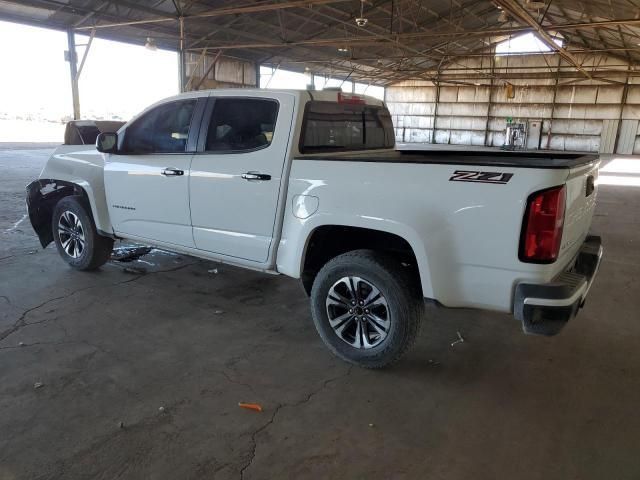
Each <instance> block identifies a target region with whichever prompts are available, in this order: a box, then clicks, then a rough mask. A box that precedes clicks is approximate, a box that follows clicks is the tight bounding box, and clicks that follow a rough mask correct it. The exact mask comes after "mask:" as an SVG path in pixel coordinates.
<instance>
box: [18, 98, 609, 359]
mask: <svg viewBox="0 0 640 480" xmlns="http://www.w3.org/2000/svg"><path fill="white" fill-rule="evenodd" d="M95 135H97V140H96V145H95V146H94V145H62V146H60V147H59V148H58V149H57V150H56V151H55V152H54V153H53V155H52V156H51V158H50V159H49V161H48V163H47V164H46V166H45V168H44V170H43V171H42V173H41V175H40V178H39V179H38V180H36V181H34V182H33V183H31V184H30V185H29V186H28V187H27V203H28V210H29V215H30V219H31V223H32V225H33V228H34V230H35V231H36V233H37V234H38V236H39V238H40V241H41V243H42V246H43V247H46V246H47V245H48V244H49V243H51V242H52V241H53V242H55V244H56V246H57V249H58V251H59V253H60V255H61V257H62V258H63V259H64V260H65V261H66V262H67V263H68V264H69V265H71V266H72V267H73V268H76V269H78V270H91V269H96V268H98V267H100V266H101V265H102V264H104V263H105V262H106V261H107V260H108V259H109V256H110V254H111V251H112V247H113V242H114V239H128V240H132V241H135V242H140V243H144V244H149V245H155V246H158V247H161V248H163V249H167V250H171V251H175V252H181V253H184V254H189V255H193V256H196V257H200V258H204V259H211V260H217V261H221V262H226V263H229V264H233V265H237V266H240V267H245V268H250V269H256V270H260V271H264V272H268V273H277V274H284V275H288V276H290V277H294V278H300V279H301V280H302V284H303V286H304V288H305V290H306V292H307V294H309V295H310V297H311V311H312V317H313V321H314V323H315V327H316V329H317V330H318V333H319V334H320V336H321V337H322V340H323V341H324V342H325V344H326V345H327V347H328V348H329V349H330V350H331V351H332V352H333V353H334V354H336V355H338V356H339V357H341V358H343V359H345V360H346V361H349V362H352V363H355V364H357V365H361V366H364V367H369V368H379V367H383V366H386V365H388V364H390V363H392V362H394V361H396V360H397V359H398V358H400V356H401V355H402V354H403V353H405V352H406V350H407V349H408V348H409V347H410V346H411V344H412V343H413V342H414V340H415V338H416V336H417V334H418V329H419V326H420V323H421V317H422V316H423V314H424V304H425V299H428V300H432V301H435V302H436V303H437V304H439V305H443V306H446V307H471V308H481V309H490V310H496V311H501V312H509V313H512V314H513V316H514V317H515V318H516V319H517V320H518V321H520V322H521V324H522V327H523V329H524V331H525V332H526V333H537V334H545V335H551V334H555V333H557V332H558V331H559V330H560V329H561V328H562V326H563V325H565V323H566V322H567V321H568V320H569V319H571V318H572V317H574V316H575V315H576V313H577V311H578V310H579V308H580V307H581V306H582V304H583V303H584V300H585V297H586V295H587V293H588V291H589V288H590V286H591V284H592V282H593V279H594V278H595V275H596V272H597V269H598V265H599V263H600V258H601V255H602V247H601V242H600V238H599V237H596V236H591V235H589V228H590V225H591V220H592V216H593V211H594V208H595V201H596V194H597V178H598V167H599V159H598V158H597V157H595V156H589V155H583V154H573V153H552V152H519V153H516V152H504V151H495V152H494V151H478V152H470V151H453V150H448V151H442V150H439V151H395V150H394V131H393V125H392V121H391V117H390V115H389V112H388V110H387V109H386V107H385V105H384V103H383V102H381V101H378V100H375V99H373V98H369V97H364V96H358V95H350V94H344V93H342V92H335V91H322V92H315V91H270V90H214V91H199V92H191V93H186V94H181V95H179V96H176V97H172V98H169V99H166V100H163V101H161V102H159V103H157V104H155V105H153V106H151V107H149V108H148V109H146V110H145V111H143V112H142V113H141V114H139V115H138V116H137V117H135V118H134V119H132V120H131V121H130V122H128V123H126V124H125V125H124V126H122V127H121V128H120V129H119V130H118V131H117V132H116V133H110V132H105V131H103V132H102V133H99V132H97V131H95Z"/></svg>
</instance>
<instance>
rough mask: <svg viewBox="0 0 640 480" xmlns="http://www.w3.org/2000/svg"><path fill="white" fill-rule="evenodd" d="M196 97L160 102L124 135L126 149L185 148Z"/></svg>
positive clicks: (168, 150) (158, 150)
mask: <svg viewBox="0 0 640 480" xmlns="http://www.w3.org/2000/svg"><path fill="white" fill-rule="evenodd" d="M195 105H196V100H185V101H180V102H171V103H167V104H164V105H160V106H158V107H156V108H154V109H153V110H151V111H149V112H147V113H145V114H144V115H143V116H142V117H140V118H139V119H137V120H136V121H135V122H134V123H133V124H132V125H131V126H129V127H127V130H126V132H125V135H124V145H123V148H124V151H125V152H129V153H178V152H184V151H185V149H186V146H187V138H188V137H189V127H190V126H191V117H192V116H193V109H194V107H195Z"/></svg>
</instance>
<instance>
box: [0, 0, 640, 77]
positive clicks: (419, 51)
mask: <svg viewBox="0 0 640 480" xmlns="http://www.w3.org/2000/svg"><path fill="white" fill-rule="evenodd" d="M510 2H511V3H510ZM498 3H499V4H500V7H498ZM505 3H506V4H511V5H516V6H519V7H521V8H522V9H524V11H525V12H527V14H528V15H530V18H531V19H533V20H534V21H535V22H536V24H539V25H541V26H542V27H543V29H544V30H545V31H546V32H550V33H552V34H553V33H554V32H559V33H560V34H561V35H562V36H563V38H564V39H565V49H566V51H567V54H568V55H569V57H566V58H565V57H564V56H563V58H565V62H568V64H570V63H571V61H570V56H571V55H575V54H574V53H572V52H576V54H577V53H580V54H584V53H586V54H589V52H593V53H594V54H596V53H606V54H607V55H611V56H614V57H616V58H619V59H621V60H623V61H625V62H628V63H630V64H632V65H634V66H637V65H638V64H639V63H640V49H639V48H638V39H639V38H640V20H637V19H636V17H637V15H638V7H637V6H635V5H633V4H632V3H631V2H629V1H627V0H610V1H604V0H592V1H590V2H580V1H574V0H553V1H551V0H546V1H545V2H532V1H529V0H525V1H521V2H519V3H517V2H516V0H500V1H499V2H496V3H494V2H492V1H489V0H470V1H469V0H450V1H447V2H443V1H439V0H424V1H415V0H393V1H390V0H388V1H380V0H366V1H364V3H361V1H359V0H333V1H331V0H306V1H300V0H295V1H287V0H284V1H281V2H272V1H260V2H248V3H246V4H240V5H239V4H238V2H233V1H218V0H155V1H151V0H146V1H131V0H109V1H95V0H22V1H7V0H0V19H4V20H9V21H17V22H23V23H28V24H32V25H39V26H45V27H51V28H58V29H67V28H75V29H77V31H78V32H85V33H86V32H88V29H91V28H96V36H98V37H102V38H109V39H114V40H121V41H127V42H133V43H137V44H144V43H145V41H146V38H147V37H153V38H154V40H155V41H156V43H157V44H158V46H160V47H162V48H169V49H178V48H179V45H180V33H179V32H180V30H179V23H180V22H179V20H178V19H179V18H180V17H182V18H183V19H184V40H185V44H184V45H185V48H186V49H187V50H189V51H193V52H201V51H202V50H203V49H207V51H208V52H211V53H212V54H215V53H216V52H217V51H218V50H219V49H223V50H224V55H225V56H230V57H236V58H239V59H244V60H249V61H255V62H261V63H267V64H271V65H280V66H281V67H283V68H292V69H297V70H302V69H303V68H304V67H308V68H310V69H311V70H312V71H315V72H325V73H326V72H329V73H333V74H334V75H336V76H341V77H343V78H344V77H347V76H348V77H349V78H350V79H363V80H369V81H371V80H373V81H375V83H379V84H388V83H393V82H396V81H399V80H405V79H433V78H434V76H435V74H436V72H437V71H438V69H439V68H440V67H442V66H444V65H447V64H451V63H452V62H455V59H456V58H459V57H462V56H466V55H469V54H471V55H481V56H482V55H486V56H490V55H491V54H492V53H491V52H492V51H491V48H492V46H493V45H494V44H495V43H496V42H498V41H500V40H503V39H505V38H508V37H509V36H510V35H517V34H520V33H522V32H526V31H533V30H535V28H532V26H531V23H527V22H526V21H523V19H522V17H519V16H517V15H515V14H513V13H512V12H508V13H509V14H508V15H507V14H506V13H505V14H502V10H501V8H502V9H505V7H504V4H505ZM361 8H362V11H361ZM501 14H502V15H501ZM359 17H364V18H366V20H367V22H366V25H365V26H363V27H361V26H358V25H357V24H356V18H359ZM127 23H128V24H127ZM109 25H111V26H109ZM567 58H569V60H568V59H567ZM597 68H598V67H597V66H595V67H593V71H597ZM576 69H577V70H579V66H578V67H576Z"/></svg>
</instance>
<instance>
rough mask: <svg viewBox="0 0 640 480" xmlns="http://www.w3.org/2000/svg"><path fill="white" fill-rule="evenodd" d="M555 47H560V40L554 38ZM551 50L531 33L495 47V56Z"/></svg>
mask: <svg viewBox="0 0 640 480" xmlns="http://www.w3.org/2000/svg"><path fill="white" fill-rule="evenodd" d="M553 41H554V42H555V43H556V44H557V45H560V46H562V43H563V42H562V40H561V39H559V38H554V40H553ZM550 51H551V49H550V48H549V47H548V46H547V45H546V44H545V43H544V42H543V41H542V40H540V39H539V38H538V37H537V36H536V35H534V34H533V33H531V32H530V33H525V34H523V35H518V36H515V37H512V38H510V39H509V40H505V41H504V42H502V43H499V44H498V45H496V55H506V54H509V53H523V52H526V53H529V52H550Z"/></svg>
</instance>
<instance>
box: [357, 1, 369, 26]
mask: <svg viewBox="0 0 640 480" xmlns="http://www.w3.org/2000/svg"><path fill="white" fill-rule="evenodd" d="M367 23H369V19H368V18H365V16H364V0H360V16H359V17H358V18H356V25H357V26H359V27H364V26H366V25H367Z"/></svg>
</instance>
